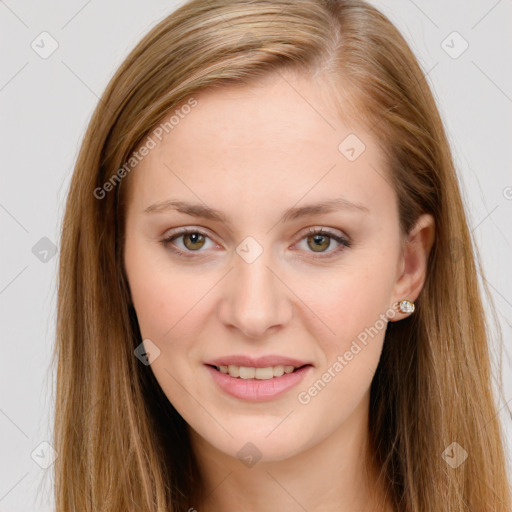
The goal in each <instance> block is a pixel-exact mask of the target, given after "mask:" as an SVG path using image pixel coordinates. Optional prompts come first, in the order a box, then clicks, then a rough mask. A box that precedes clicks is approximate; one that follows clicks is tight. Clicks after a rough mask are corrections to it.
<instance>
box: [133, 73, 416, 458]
mask: <svg viewBox="0 0 512 512" xmlns="http://www.w3.org/2000/svg"><path fill="white" fill-rule="evenodd" d="M284 76H287V78H286V80H285V79H284V78H281V77H276V78H275V79H274V80H271V81H266V82H265V83H262V84H260V85H259V86H257V87H256V86H255V87H251V88H249V87H236V88H235V87H224V88H221V89H218V90H215V91H213V90H209V91H203V92H201V93H200V94H197V95H195V98H196V100H197V105H196V106H195V107H194V108H191V109H184V110H182V111H180V113H181V115H180V116H179V122H178V123H175V125H174V127H173V128H172V130H168V131H169V133H168V134H167V135H166V134H165V131H164V135H165V137H164V138H163V140H162V141H161V142H158V138H156V137H153V138H154V140H155V141H157V142H158V144H157V145H156V147H154V148H153V149H151V150H150V151H149V153H148V154H147V155H146V156H144V158H143V159H142V161H141V162H140V163H139V165H138V166H137V167H136V169H134V170H133V171H132V173H131V175H130V177H129V178H128V179H129V181H130V184H129V203H128V209H127V222H126V245H125V266H126V272H127V276H128V280H129V285H130V290H131V294H132V298H133V303H134V307H135V310H136V313H137V318H138V322H139V325H140V330H141V333H142V337H143V339H144V340H145V342H144V348H146V349H147V351H148V352H149V353H150V356H149V357H150V361H151V360H152V362H151V366H150V368H151V370H152V371H153V372H154V375H155V376H156V379H157V380H158V382H159V384H160V386H161V387H162V389H163V391H164V392H165V394H166V396H167V397H168V399H169V400H170V402H172V404H173V405H174V407H175V408H176V409H177V410H178V412H179V413H180V414H181V415H182V417H183V418H184V419H185V420H186V421H187V423H188V424H189V425H190V427H191V428H192V433H193V435H194V436H197V435H199V437H198V438H199V439H201V440H202V441H203V442H204V441H207V442H208V443H209V445H211V447H213V449H217V450H219V451H220V452H223V453H225V454H228V455H231V456H233V457H238V458H240V457H243V456H245V455H247V452H249V453H248V454H249V455H252V456H254V457H257V458H259V457H262V458H263V459H264V460H280V459H284V458H286V457H290V456H292V455H295V454H297V453H299V452H302V451H304V450H306V449H308V448H311V447H313V446H315V445H316V444H317V443H319V442H321V441H323V440H325V439H327V438H328V437H329V436H331V435H335V434H336V433H339V432H341V431H343V430H344V429H345V430H347V432H349V433H348V435H351V434H350V429H358V428H360V427H361V426H362V425H363V426H365V425H366V423H365V421H366V419H365V418H366V417H367V416H366V415H367V407H368V396H369V387H370V383H371V380H372V377H373V375H374V372H375V370H376V367H377V364H378V362H379V357H380V354H381V350H382V345H383V339H384V333H385V328H386V322H385V319H386V318H385V317H386V315H387V316H388V317H389V316H390V314H391V316H393V314H394V313H390V311H391V310H390V308H391V306H392V304H393V303H394V302H395V301H397V300H399V299H402V298H408V299H415V297H411V296H407V295H406V296H404V295H403V294H404V293H406V292H412V289H411V288H410V287H408V286H409V281H407V280H406V279H405V277H403V276H402V271H403V270H404V268H405V264H404V259H403V254H402V250H401V238H400V232H399V219H398V213H397V200H396V197H395V193H394V190H393V189H392V188H391V186H390V184H389V181H390V180H389V179H388V178H387V177H386V170H385V169H384V163H383V158H382V155H381V154H380V153H379V151H378V149H377V146H376V144H375V142H374V140H372V137H371V135H370V133H368V132H367V131H365V130H363V129H361V128H354V127H348V126H347V125H345V124H344V123H343V122H341V121H340V120H339V119H337V118H336V116H335V114H334V111H333V109H332V107H330V106H329V105H328V104H327V103H326V96H325V90H324V89H320V87H324V86H323V85H322V86H321V85H320V84H319V83H318V82H313V81H310V80H308V79H306V78H300V77H297V76H292V75H283V77H284ZM322 91H324V92H322ZM185 111H186V112H188V114H186V115H185V114H184V112H185ZM160 131H161V130H160ZM158 133H160V132H158ZM319 205H324V206H319ZM325 205H330V206H329V207H327V206H325ZM184 230H189V231H190V232H189V234H183V231H184ZM166 239H167V241H166ZM401 276H402V278H401ZM404 316H405V315H401V314H399V313H397V314H396V318H395V320H396V319H399V318H403V317H404ZM155 346H156V347H155ZM141 364H142V363H141ZM229 365H231V366H229ZM303 365H306V366H305V367H303V368H302V369H300V370H298V371H293V372H292V373H284V374H283V375H281V374H282V373H283V372H286V371H289V370H290V368H287V367H288V366H291V367H294V368H298V367H301V366H303ZM214 366H217V367H219V369H215V368H214ZM221 367H222V368H221ZM226 367H228V368H226ZM239 367H243V368H242V369H241V370H240V369H239ZM255 368H259V369H255ZM263 368H266V369H263ZM268 368H271V369H270V370H269V369H268ZM222 371H224V372H225V371H228V372H230V373H228V374H226V373H222ZM237 372H238V374H239V376H238V377H236V375H237ZM280 375H281V376H280ZM243 377H246V378H243ZM269 377H270V378H269ZM247 443H252V444H251V445H249V444H247ZM244 450H245V451H244ZM251 452H252V453H251Z"/></svg>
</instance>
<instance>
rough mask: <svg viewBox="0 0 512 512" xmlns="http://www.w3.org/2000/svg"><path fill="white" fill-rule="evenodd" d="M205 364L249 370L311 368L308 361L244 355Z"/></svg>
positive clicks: (283, 357)
mask: <svg viewBox="0 0 512 512" xmlns="http://www.w3.org/2000/svg"><path fill="white" fill-rule="evenodd" d="M205 364H207V365H208V366H216V367H220V366H229V365H234V366H245V367H249V368H267V367H269V366H293V367H294V368H301V367H302V366H306V365H311V366H312V364H311V363H310V362H309V361H301V360H300V359H294V358H291V357H286V356H278V355H268V356H262V357H257V358H253V357H249V356H244V355H233V356H225V357H219V358H217V359H212V360H211V361H207V362H206V363H205Z"/></svg>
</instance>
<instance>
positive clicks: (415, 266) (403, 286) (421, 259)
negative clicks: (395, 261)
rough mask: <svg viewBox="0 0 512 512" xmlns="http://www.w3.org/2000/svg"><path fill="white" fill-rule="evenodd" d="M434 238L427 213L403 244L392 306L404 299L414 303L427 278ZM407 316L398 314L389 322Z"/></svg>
mask: <svg viewBox="0 0 512 512" xmlns="http://www.w3.org/2000/svg"><path fill="white" fill-rule="evenodd" d="M434 236H435V222H434V218H433V217H432V215H430V214H428V213H425V214H423V215H420V216H419V217H418V220H417V221H416V224H415V225H414V227H413V228H412V230H411V231H410V233H409V235H408V236H407V239H406V240H405V242H404V244H403V250H402V254H401V257H400V260H399V266H398V273H397V275H398V279H397V281H396V283H395V286H394V287H393V297H392V299H393V304H396V303H397V302H399V301H401V300H404V299H405V300H409V301H411V302H414V301H415V300H416V299H417V298H418V296H419V294H420V292H421V290H422V289H423V285H424V284H425V279H426V277H427V262H428V255H429V254H430V249H431V248H432V244H433V243H434ZM409 314H410V313H402V312H398V313H397V315H395V316H394V317H393V319H390V321H392V320H395V321H396V320H402V319H403V318H405V317H406V316H407V315H409Z"/></svg>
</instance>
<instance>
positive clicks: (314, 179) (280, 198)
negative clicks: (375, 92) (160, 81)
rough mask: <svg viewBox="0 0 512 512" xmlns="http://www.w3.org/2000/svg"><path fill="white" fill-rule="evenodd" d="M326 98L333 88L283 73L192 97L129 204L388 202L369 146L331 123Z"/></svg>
mask: <svg viewBox="0 0 512 512" xmlns="http://www.w3.org/2000/svg"><path fill="white" fill-rule="evenodd" d="M332 94H333V89H332V86H328V85H327V84H325V83H323V82H321V81H318V80H316V81H313V80H311V79H308V78H307V77H305V76H300V75H297V74H291V73H287V74H284V73H283V74H276V75H273V76H272V77H267V78H266V79H265V80H264V81H261V82H260V83H258V84H255V85H251V86H240V85H235V86H231V85H230V86H222V87H218V88H211V89H208V90H203V91H200V92H199V93H197V94H194V96H193V97H194V98H195V100H196V101H197V105H196V106H195V107H194V108H192V109H187V110H186V112H187V113H186V114H185V113H184V112H185V111H183V112H181V115H180V116H179V122H178V123H177V124H175V125H174V126H173V128H172V129H171V130H169V133H164V134H163V138H162V140H161V141H158V144H157V145H156V147H155V148H154V149H152V150H151V151H150V152H149V154H148V155H147V156H146V157H145V158H144V159H143V160H142V161H141V162H140V163H139V164H138V165H137V167H136V169H135V170H134V172H133V173H132V176H131V178H130V180H131V181H132V182H133V194H131V195H132V198H133V201H135V202H137V203H138V207H142V206H143V205H144V206H147V205H148V204H149V203H150V202H155V201H159V200H165V199H167V198H168V197H167V196H171V195H172V196H173V197H176V196H180V197H181V196H186V198H187V199H190V200H195V201H196V202H197V200H198V199H200V200H201V201H208V200H211V202H214V203H215V205H214V206H215V207H217V208H222V207H224V206H227V205H228V204H232V203H234V202H236V201H237V199H238V198H240V197H243V198H244V199H245V204H246V206H245V208H247V209H250V208H254V207H255V205H259V206H261V207H265V205H269V206H270V205H272V204H279V203H282V202H287V203H288V205H291V204H294V203H296V202H297V201H299V200H300V198H301V197H306V196H307V199H309V200H315V199H325V198H326V194H328V195H329V197H336V196H337V192H339V193H343V195H345V196H347V195H352V197H351V198H350V199H351V200H353V201H355V202H364V201H367V202H372V198H373V197H374V196H377V195H381V196H382V194H384V195H383V196H382V198H383V199H384V200H385V199H386V198H387V199H389V198H392V196H393V191H392V190H388V191H383V190H382V189H383V188H388V189H389V188H390V185H389V183H390V180H388V179H386V177H385V169H384V159H383V155H382V154H381V152H380V151H379V149H378V147H377V145H376V144H375V141H374V140H373V139H372V137H371V135H370V133H369V132H368V131H366V130H365V129H364V127H363V126H362V125H360V124H359V123H357V120H356V121H354V120H352V121H348V118H346V117H343V112H341V114H342V116H340V115H339V112H338V111H337V110H336V109H335V107H334V102H333V101H331V96H332ZM178 110H179V107H178ZM347 112H348V110H347ZM390 194H391V195H390ZM212 206H213V205H212ZM238 206H242V207H243V205H241V204H240V202H239V204H238Z"/></svg>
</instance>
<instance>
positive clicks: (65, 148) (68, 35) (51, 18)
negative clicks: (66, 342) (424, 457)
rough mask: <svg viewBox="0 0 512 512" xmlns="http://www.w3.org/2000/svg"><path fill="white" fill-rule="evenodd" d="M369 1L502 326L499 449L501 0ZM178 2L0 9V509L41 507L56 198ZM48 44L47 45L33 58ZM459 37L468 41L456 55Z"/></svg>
mask: <svg viewBox="0 0 512 512" xmlns="http://www.w3.org/2000/svg"><path fill="white" fill-rule="evenodd" d="M372 3H373V4H374V5H376V6H377V7H379V8H381V9H382V10H383V11H384V12H385V14H387V15H388V16H389V17H390V18H391V20H392V21H393V22H394V23H395V24H396V25H397V26H398V28H399V29H400V30H401V31H402V33H403V34H404V36H405V38H406V39H407V40H408V42H409V43H410V45H411V47H412V49H413V51H414V52H415V53H416V55H417V56H418V58H419V61H420V63H421V65H422V68H423V69H424V71H425V72H426V73H427V74H428V76H427V79H428V81H429V83H430V85H431V87H432V89H433V91H434V94H435V96H436V98H437V101H438V105H439V108H440V110H441V114H442V116H443V119H444V122H445V126H446V128H447V131H448V134H449V138H450V143H451V145H452V149H453V153H454V157H455V161H456V165H457V169H458V171H459V173H460V177H461V182H462V187H463V190H464V195H465V199H466V203H467V205H468V207H467V208H468V214H469V219H470V224H471V227H472V230H473V234H474V236H475V239H476V241H477V244H478V246H479V250H480V252H481V256H482V261H483V264H484V269H485V272H486V278H487V281H488V283H489V286H490V289H491V292H492V295H493V298H494V300H495V304H496V306H497V310H498V315H499V318H500V322H501V326H502V329H503V338H504V341H505V348H506V351H505V352H504V354H503V370H504V393H505V398H506V400H505V401H500V404H499V408H500V413H499V414H500V418H501V419H502V421H503V424H504V426H505V428H506V433H507V442H508V445H509V448H508V450H509V454H510V453H511V448H510V445H512V427H511V417H510V413H509V411H508V409H507V407H506V406H505V402H506V401H507V400H510V404H512V369H511V361H512V360H511V357H510V353H509V350H510V342H511V341H512V323H511V318H512V286H511V285H512V270H511V265H510V263H511V253H512V251H511V240H512V228H511V222H510V219H511V217H512V173H511V170H510V164H511V161H512V150H511V146H512V144H511V142H512V139H511V125H512V67H511V62H510V55H511V48H512V44H511V43H512V33H511V31H510V20H511V19H512V1H511V0H499V1H494V0H493V1H488V2H487V1H483V0H482V1H471V2H464V1H455V0H451V1H448V2H446V1H441V0H436V1H431V2H421V3H420V2H419V0H416V1H415V2H413V1H412V0H392V1H386V2H381V1H373V2H372ZM177 5H178V3H177V2H174V1H163V0H153V1H152V2H142V1H140V0H139V1H136V0H129V1H121V0H109V1H108V2H106V1H103V2H100V1H99V0H89V1H69V0H68V1H64V0H60V1H59V0H55V1H52V2H50V1H42V2H36V1H28V0H27V1H25V2H23V3H21V2H15V1H14V0H7V1H0V37H1V41H0V48H2V65H1V66H0V119H1V121H2V122H1V125H0V129H1V130H2V133H1V136H0V144H1V153H0V154H1V188H0V229H1V240H2V250H1V251H0V258H1V260H0V269H1V274H0V315H1V324H0V325H1V338H0V339H1V343H2V345H1V346H2V353H1V354H2V356H1V357H0V389H1V396H0V434H1V436H0V461H1V467H0V511H3V512H5V511H32V510H40V511H45V510H52V503H53V500H52V497H51V469H52V468H51V465H50V464H51V461H52V448H51V446H49V445H48V444H45V443H48V442H50V441H51V421H52V415H53V403H52V401H53V395H52V382H53V379H54V376H53V375H52V373H51V372H50V371H49V369H48V368H49V357H50V354H51V349H52V346H53V343H54V333H55V325H54V324H55V296H56V293H55V276H56V268H57V256H56V255H54V251H55V249H56V247H55V246H56V245H58V238H59V236H58V233H59V225H60V220H61V217H62V213H63V204H64V199H65V194H66V191H67V187H68V184H69V179H70V176H71V172H72V168H73V164H74V160H75V158H76V156H77V152H78V148H79V144H80V141H81V137H82V136H83V134H84V131H85V128H86V125H87V123H88V121H89V119H90V116H91V113H92V110H93V108H94V106H95V105H96V103H97V101H98V96H99V95H100V94H101V92H102V91H103V89H104V87H105V86H106V84H107V82H108V80H109V79H110V77H111V76H112V74H113V72H114V70H115V69H116V68H117V66H118V65H119V64H120V63H121V61H122V60H123V58H124V56H126V54H127V53H128V51H129V50H130V49H131V48H132V47H133V46H134V45H135V44H136V43H137V42H138V41H139V39H140V38H141V37H142V36H143V35H144V34H145V33H146V32H147V31H148V30H149V29H150V28H151V27H152V26H154V25H155V24H156V23H157V22H158V21H160V20H161V19H162V18H164V17H165V16H166V15H167V14H169V13H170V12H171V11H172V10H174V8H175V7H176V6H177ZM44 31H46V32H48V33H49V34H50V36H40V34H41V33H42V32H44ZM454 31H456V32H458V33H459V34H460V36H461V37H462V38H463V39H461V38H459V36H457V35H453V34H452V33H453V32H454ZM53 40H54V41H56V42H57V44H58V48H57V49H56V50H55V51H54V53H52V54H51V55H50V56H46V55H44V52H49V51H50V50H51V48H52V47H51V45H52V44H55V43H52V41H53ZM463 40H465V41H467V43H468V44H469V47H468V48H467V50H466V51H464V52H463V53H462V54H461V55H457V54H458V53H460V51H461V50H462V49H463V48H464V46H463V45H464V41H463ZM443 41H445V42H444V43H443ZM33 46H34V48H33ZM36 49H37V51H36ZM41 54H43V56H45V57H47V58H42V57H41ZM454 57H457V58H454ZM510 404H509V405H510ZM41 443H43V444H41ZM432 456H433V457H440V454H437V453H433V454H432ZM509 456H510V455H509ZM41 466H43V467H41ZM45 466H49V467H48V468H46V469H45Z"/></svg>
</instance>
